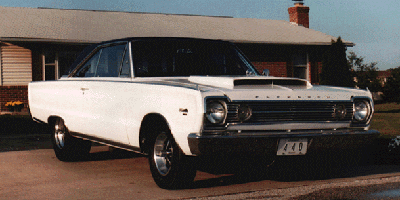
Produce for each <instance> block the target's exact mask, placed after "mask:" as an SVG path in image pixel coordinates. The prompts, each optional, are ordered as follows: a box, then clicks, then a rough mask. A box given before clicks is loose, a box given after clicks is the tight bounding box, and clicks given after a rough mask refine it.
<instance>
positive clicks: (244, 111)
mask: <svg viewBox="0 0 400 200" xmlns="http://www.w3.org/2000/svg"><path fill="white" fill-rule="evenodd" d="M252 114H253V113H252V110H251V108H250V107H249V106H248V105H240V106H239V108H238V118H239V121H241V122H244V121H247V120H249V119H250V118H251V115H252Z"/></svg>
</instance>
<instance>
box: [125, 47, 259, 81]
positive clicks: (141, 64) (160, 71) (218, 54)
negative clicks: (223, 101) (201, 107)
mask: <svg viewBox="0 0 400 200" xmlns="http://www.w3.org/2000/svg"><path fill="white" fill-rule="evenodd" d="M132 59H133V65H134V68H135V72H134V73H135V76H136V77H165V76H190V75H211V76H213V75H227V76H228V75H248V74H255V75H256V74H258V73H257V72H256V70H254V68H253V66H252V65H251V64H250V63H249V62H248V61H247V60H246V59H245V58H244V56H243V55H242V54H241V53H240V52H239V51H238V50H237V49H236V48H235V47H234V45H231V44H229V43H223V42H213V41H205V40H204V41H203V40H200V41H198V40H194V41H193V40H172V41H171V40H169V41H162V40H161V41H160V40H157V41H137V42H133V43H132Z"/></svg>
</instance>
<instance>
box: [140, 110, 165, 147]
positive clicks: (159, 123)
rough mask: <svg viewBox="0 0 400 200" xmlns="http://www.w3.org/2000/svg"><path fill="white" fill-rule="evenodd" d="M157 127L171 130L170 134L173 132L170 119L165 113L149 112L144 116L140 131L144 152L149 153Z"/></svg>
mask: <svg viewBox="0 0 400 200" xmlns="http://www.w3.org/2000/svg"><path fill="white" fill-rule="evenodd" d="M155 129H165V130H169V134H172V133H171V129H170V126H169V124H168V121H167V119H166V118H165V117H164V116H163V115H161V114H159V113H149V114H147V115H146V116H144V117H143V120H142V123H141V124H140V131H139V141H140V150H141V152H142V153H144V154H148V153H149V147H150V146H151V142H152V139H154V138H155V134H156V132H155V131H154V130H155Z"/></svg>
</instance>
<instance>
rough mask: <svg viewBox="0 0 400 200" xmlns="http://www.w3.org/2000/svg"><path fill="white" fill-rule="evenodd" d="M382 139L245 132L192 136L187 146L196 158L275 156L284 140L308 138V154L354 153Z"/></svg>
mask: <svg viewBox="0 0 400 200" xmlns="http://www.w3.org/2000/svg"><path fill="white" fill-rule="evenodd" d="M378 135H379V132H378V131H376V130H368V131H363V130H355V129H343V130H312V131H307V130H303V131H298V132H294V131H292V132H276V131H274V132H263V131H254V132H251V131H246V132H241V133H234V134H232V133H231V132H228V131H226V132H218V134H215V135H211V134H210V135H201V136H199V135H197V134H190V135H189V136H188V142H189V147H190V151H191V152H192V154H193V155H216V154H218V155H223V154H227V153H228V154H229V153H234V154H237V153H239V154H241V153H246V154H248V153H258V154H260V153H261V154H276V152H277V148H278V143H279V140H280V139H281V138H307V139H308V152H311V151H315V150H318V149H325V150H326V149H355V148H361V147H363V146H366V145H369V144H372V142H373V141H374V139H375V138H376V137H377V136H378Z"/></svg>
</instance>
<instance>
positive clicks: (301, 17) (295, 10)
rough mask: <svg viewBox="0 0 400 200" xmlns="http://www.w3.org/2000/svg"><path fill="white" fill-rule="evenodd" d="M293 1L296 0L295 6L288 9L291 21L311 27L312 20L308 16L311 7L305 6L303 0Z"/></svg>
mask: <svg viewBox="0 0 400 200" xmlns="http://www.w3.org/2000/svg"><path fill="white" fill-rule="evenodd" d="M293 1H295V3H294V7H290V8H289V9H288V11H289V18H290V22H291V23H294V24H297V25H299V26H304V27H306V28H310V21H309V16H308V12H309V11H310V8H309V7H307V6H304V3H303V1H302V0H293Z"/></svg>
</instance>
